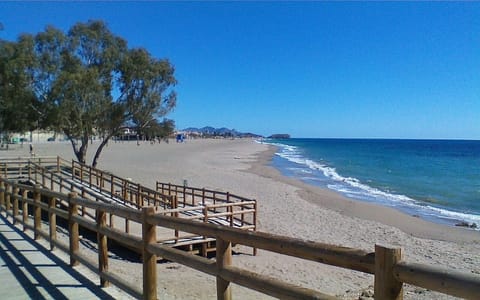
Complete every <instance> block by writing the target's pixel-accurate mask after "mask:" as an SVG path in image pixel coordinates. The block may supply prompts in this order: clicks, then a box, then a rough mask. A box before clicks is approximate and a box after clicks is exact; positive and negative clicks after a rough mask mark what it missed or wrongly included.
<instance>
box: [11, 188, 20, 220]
mask: <svg viewBox="0 0 480 300" xmlns="http://www.w3.org/2000/svg"><path fill="white" fill-rule="evenodd" d="M19 192H20V189H19V188H18V187H17V186H16V187H14V188H13V195H12V197H13V225H15V224H16V223H17V219H16V217H17V215H18V196H19V195H18V194H19Z"/></svg>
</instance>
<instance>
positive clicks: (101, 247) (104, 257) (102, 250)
mask: <svg viewBox="0 0 480 300" xmlns="http://www.w3.org/2000/svg"><path fill="white" fill-rule="evenodd" d="M106 223H107V214H106V213H105V212H104V211H101V210H98V211H97V229H98V230H97V243H98V272H99V274H100V285H101V286H102V287H107V286H109V285H110V282H109V281H108V280H106V279H104V278H103V277H102V273H103V272H106V271H108V245H107V242H108V240H107V236H106V235H104V234H102V233H100V229H103V228H105V227H106V225H107V224H106Z"/></svg>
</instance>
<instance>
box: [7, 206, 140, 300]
mask: <svg viewBox="0 0 480 300" xmlns="http://www.w3.org/2000/svg"><path fill="white" fill-rule="evenodd" d="M30 232H31V231H30ZM0 249H1V250H0V282H1V284H0V298H2V299H9V300H12V299H82V300H83V299H107V300H108V299H112V300H113V299H133V298H132V297H130V296H129V295H128V294H126V293H124V292H122V291H121V290H119V289H118V288H116V287H115V286H111V287H108V288H101V287H100V286H99V282H98V281H99V279H98V275H96V274H94V273H92V272H90V271H89V270H88V269H87V268H85V267H83V266H78V267H76V268H72V267H70V266H69V264H68V261H67V259H68V256H67V255H66V254H65V253H63V252H62V251H60V250H55V251H49V250H48V249H47V248H46V247H45V246H44V245H42V244H41V243H39V242H38V241H34V240H33V238H32V237H31V236H30V235H29V234H27V233H24V232H23V231H22V230H20V229H19V228H17V227H16V226H14V225H12V224H11V223H10V222H8V221H6V220H5V217H4V216H3V215H1V216H0Z"/></svg>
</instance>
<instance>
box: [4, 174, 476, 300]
mask: <svg viewBox="0 0 480 300" xmlns="http://www.w3.org/2000/svg"><path fill="white" fill-rule="evenodd" d="M60 201H62V203H67V206H64V205H59V203H60ZM80 207H86V208H88V209H91V210H94V211H95V220H91V219H90V218H86V217H85V216H82V214H81V209H80ZM29 208H30V210H29ZM0 211H4V212H5V213H6V215H7V217H11V219H12V222H13V223H15V224H17V223H18V224H22V225H23V227H24V230H26V229H30V230H33V231H34V238H35V239H39V238H41V237H43V238H45V239H47V240H49V241H50V245H51V248H52V249H53V248H54V247H58V248H60V249H62V250H64V251H66V252H67V253H68V254H69V255H70V264H71V265H72V266H75V265H77V264H78V263H82V264H84V265H86V266H87V267H89V268H90V269H91V270H92V271H94V272H96V273H97V274H98V275H99V277H100V283H101V285H102V286H107V285H108V284H109V283H110V282H111V283H113V284H115V285H117V286H118V287H120V288H121V289H123V290H124V291H126V292H128V293H129V294H131V295H132V296H134V297H136V298H143V299H156V298H157V286H156V285H157V280H156V274H157V271H156V263H157V259H158V258H159V257H162V258H165V259H168V260H171V261H175V262H178V263H180V264H183V265H186V266H189V267H191V268H194V269H196V270H199V271H201V272H204V273H207V274H210V275H212V276H215V277H216V288H217V298H218V299H231V287H230V283H236V284H239V285H242V286H245V287H247V288H250V289H254V290H257V291H259V292H262V293H265V294H268V295H271V296H274V297H278V298H282V299H334V297H332V296H329V295H326V294H324V293H321V292H318V291H315V290H311V289H308V288H304V287H299V286H295V285H291V284H288V283H285V282H282V281H280V280H277V279H275V278H271V277H267V276H264V275H261V274H258V273H254V272H251V271H248V270H245V269H242V268H238V267H235V266H233V265H232V250H231V245H232V244H239V245H245V246H249V247H255V248H259V249H264V250H268V251H272V252H276V253H279V254H283V255H289V256H294V257H299V258H302V259H307V260H311V261H316V262H319V263H324V264H329V265H333V266H338V267H342V268H347V269H351V270H356V271H360V272H365V273H369V274H373V275H374V277H375V279H374V289H375V298H376V299H402V297H403V290H402V286H403V283H409V284H412V285H416V286H419V287H423V288H427V289H430V290H433V291H438V292H442V293H446V294H449V295H453V296H457V297H462V298H467V299H478V295H480V276H477V275H474V274H469V273H461V272H456V271H452V270H450V269H444V268H440V267H434V266H429V265H423V264H415V263H408V262H405V261H403V260H402V255H401V250H400V249H399V248H392V247H387V246H381V245H376V246H375V252H372V253H368V252H366V251H363V250H358V249H353V248H347V247H339V246H334V245H328V244H323V243H317V242H311V241H305V240H301V239H296V238H290V237H285V236H279V235H273V234H269V233H264V232H258V231H257V232H252V231H246V230H241V229H238V228H232V227H227V226H222V225H215V224H209V223H202V222H198V221H195V220H187V219H181V218H175V217H171V216H165V215H163V214H160V213H156V211H155V209H154V207H153V206H150V207H142V209H141V210H138V209H134V208H129V207H121V206H118V205H115V204H111V203H103V202H98V201H92V200H88V199H85V198H82V197H78V195H77V193H72V192H71V193H68V194H64V193H59V192H53V191H51V190H50V189H46V188H41V187H40V186H39V185H36V186H34V187H32V186H28V185H22V184H18V183H16V182H14V181H11V180H7V179H5V178H0ZM42 211H45V212H48V220H47V224H48V231H45V230H44V229H42V220H41V213H42ZM107 214H110V215H115V216H121V217H123V218H125V219H129V220H131V221H134V222H137V223H140V224H141V225H142V235H141V237H138V236H134V235H131V234H129V233H126V232H123V231H120V230H118V229H115V228H112V227H109V226H107V225H106V216H107ZM57 217H60V218H63V219H65V220H67V223H68V229H69V232H70V237H69V244H68V245H64V244H62V243H60V242H59V241H58V240H57V238H56V230H57V221H56V220H57ZM32 221H33V224H32ZM79 227H84V228H86V229H89V230H91V231H93V232H96V234H97V242H98V260H97V261H91V260H89V259H88V258H87V257H86V256H85V255H82V253H80V250H79V235H78V231H79ZM158 228H169V229H174V230H180V231H184V232H190V233H193V234H197V235H201V236H208V237H213V238H215V239H216V240H217V256H216V260H211V259H207V258H204V257H200V256H194V255H190V254H188V253H186V252H183V251H180V250H178V249H174V248H171V247H169V246H166V245H162V244H158V243H157V241H156V236H157V235H156V230H157V229H158ZM107 239H112V240H115V241H117V242H119V243H121V244H123V245H128V246H129V247H130V248H135V249H138V250H139V251H141V252H142V253H143V256H142V257H143V289H142V290H138V289H137V288H136V287H134V286H132V285H131V283H129V282H126V281H125V280H123V279H121V278H119V277H118V276H116V275H115V274H113V273H112V272H110V271H109V270H108V269H109V268H108V266H109V261H108V255H107V254H108V248H107Z"/></svg>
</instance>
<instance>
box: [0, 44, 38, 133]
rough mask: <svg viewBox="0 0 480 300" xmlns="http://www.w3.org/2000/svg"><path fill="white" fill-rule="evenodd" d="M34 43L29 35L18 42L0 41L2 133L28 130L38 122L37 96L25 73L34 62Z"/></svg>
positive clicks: (0, 112)
mask: <svg viewBox="0 0 480 300" xmlns="http://www.w3.org/2000/svg"><path fill="white" fill-rule="evenodd" d="M32 46H33V41H32V40H31V39H29V38H22V39H19V41H18V43H12V42H7V41H3V40H0V132H3V133H5V134H6V135H7V136H8V135H9V132H12V131H28V130H32V129H33V128H35V127H36V126H37V125H38V124H37V122H36V121H35V120H36V119H37V116H38V113H37V112H36V111H35V110H34V108H35V106H36V105H37V103H36V98H35V95H34V94H33V93H32V91H31V90H30V88H29V79H28V76H26V73H25V72H24V70H25V68H26V67H27V66H28V65H30V64H31V63H32V59H33V58H32V57H31V55H30V51H29V49H30V48H31V47H32Z"/></svg>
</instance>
